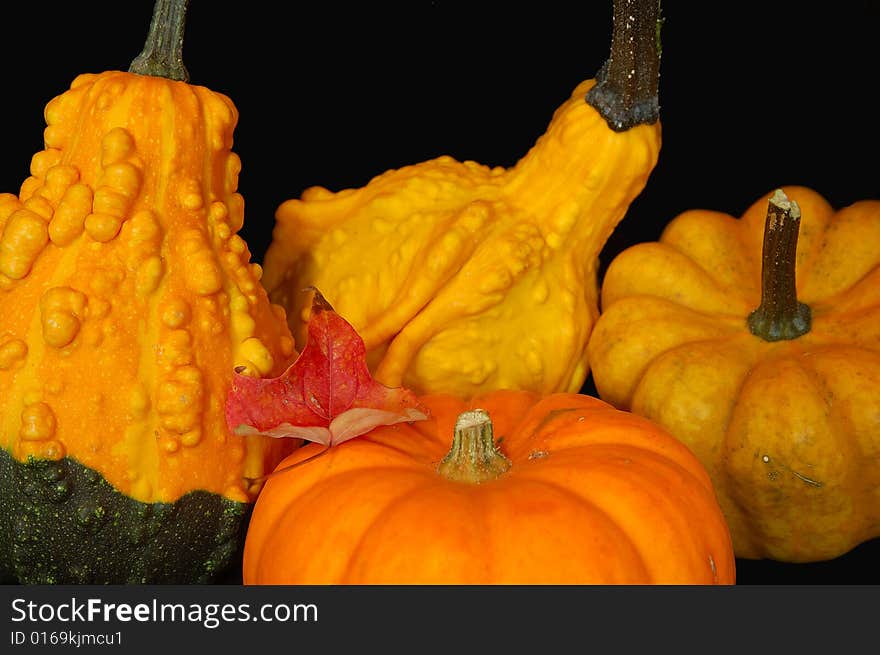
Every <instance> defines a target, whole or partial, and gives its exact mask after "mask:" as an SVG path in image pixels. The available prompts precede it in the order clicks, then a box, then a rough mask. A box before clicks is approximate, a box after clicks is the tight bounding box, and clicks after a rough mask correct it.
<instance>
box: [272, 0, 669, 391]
mask: <svg viewBox="0 0 880 655" xmlns="http://www.w3.org/2000/svg"><path fill="white" fill-rule="evenodd" d="M658 20H659V2H658V0H618V1H617V2H615V8H614V32H613V38H612V47H611V57H610V58H609V60H608V62H607V63H606V65H605V66H604V67H603V68H602V70H601V71H600V72H599V74H598V75H597V79H590V80H587V81H584V82H582V83H581V84H579V85H578V86H577V87H576V88H575V89H574V92H573V93H572V95H571V97H570V98H569V99H568V100H567V101H566V102H564V103H563V104H562V106H560V107H559V108H558V109H557V111H556V112H555V114H554V116H553V119H552V121H551V122H550V125H549V127H548V128H547V131H546V133H545V134H544V135H543V136H541V137H540V139H538V141H537V143H536V144H535V145H534V147H533V148H532V149H531V150H530V151H529V152H528V154H526V155H525V156H524V157H523V158H522V159H521V160H520V161H519V162H518V163H517V164H516V165H515V166H513V167H512V168H509V169H505V168H503V167H494V168H492V167H489V166H484V165H482V164H479V163H476V162H473V161H465V162H459V161H456V160H455V159H453V158H452V157H450V156H442V157H438V158H436V159H432V160H430V161H425V162H422V163H419V164H415V165H410V166H405V167H403V168H400V169H396V170H389V171H387V172H385V173H383V174H381V175H379V176H377V177H375V178H374V179H372V180H371V181H370V182H369V184H367V185H366V186H364V187H362V188H358V189H345V190H341V191H339V192H336V193H334V192H331V191H329V190H328V189H325V188H322V187H313V188H310V189H308V190H306V191H305V192H304V193H303V194H302V196H301V197H300V198H294V199H290V200H288V201H286V202H284V203H283V204H282V205H281V206H280V207H279V208H278V210H277V213H276V219H277V221H276V226H275V230H274V233H273V239H272V242H271V244H270V246H269V249H268V251H267V253H266V257H265V262H264V264H265V275H264V277H263V283H264V285H265V286H266V288H267V289H268V290H269V294H270V298H272V300H273V301H275V302H277V303H279V304H281V305H282V306H284V307H285V309H286V310H287V315H288V320H289V322H290V326H291V329H292V330H293V334H294V336H295V337H296V339H297V342H300V341H301V339H303V338H305V326H306V324H307V321H308V311H309V306H310V301H309V297H308V295H307V294H303V293H302V289H303V288H304V287H307V286H315V287H318V288H319V289H321V290H322V292H323V293H324V295H325V296H326V297H327V299H328V300H329V301H330V303H331V304H332V305H333V306H334V307H335V308H336V309H337V311H338V312H339V313H340V314H341V315H342V316H344V317H345V318H346V319H347V320H349V321H350V322H351V323H352V324H353V325H354V327H355V328H356V329H357V330H358V332H359V333H360V334H361V335H362V337H363V339H364V341H365V342H366V345H367V349H368V352H369V358H370V367H371V370H372V371H373V373H374V375H375V376H376V379H378V380H379V381H380V382H382V383H383V384H386V385H388V386H391V387H397V386H400V385H403V386H406V387H408V388H410V389H412V390H414V391H416V392H419V393H427V392H448V393H454V394H457V395H461V396H464V397H466V396H469V395H473V394H476V393H481V392H485V391H488V390H492V389H496V388H513V389H523V390H530V391H535V392H539V393H550V392H554V391H578V390H579V389H580V388H581V386H582V384H583V382H584V380H585V379H586V377H587V374H588V371H589V362H588V358H587V353H586V344H587V339H588V337H589V334H590V331H591V329H592V326H593V323H594V321H595V319H596V317H597V315H598V306H597V304H598V303H597V297H598V288H597V283H596V269H597V265H598V255H599V252H600V250H601V249H602V247H603V245H604V244H605V241H606V240H607V239H608V237H609V235H610V234H611V232H612V231H613V229H614V227H615V226H616V225H617V223H618V222H619V221H620V220H621V219H622V218H623V216H624V214H625V213H626V211H627V208H628V206H629V205H630V203H631V202H632V201H633V199H634V198H635V197H636V196H637V195H638V194H639V193H640V192H641V190H642V188H643V187H644V185H645V184H646V181H647V179H648V176H649V175H650V173H651V171H652V169H653V167H654V165H655V164H656V162H657V157H658V153H659V149H660V124H659V121H658V104H657V85H658V75H659V44H658V41H657V35H658V31H657V27H658Z"/></svg>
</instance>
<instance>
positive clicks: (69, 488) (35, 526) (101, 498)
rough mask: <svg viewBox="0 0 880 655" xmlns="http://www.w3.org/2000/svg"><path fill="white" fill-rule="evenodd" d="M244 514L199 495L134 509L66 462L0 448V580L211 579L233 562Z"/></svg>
mask: <svg viewBox="0 0 880 655" xmlns="http://www.w3.org/2000/svg"><path fill="white" fill-rule="evenodd" d="M250 510H251V506H250V505H248V504H245V503H237V502H234V501H230V500H228V499H226V498H223V497H221V496H219V495H217V494H212V493H208V492H204V491H193V492H190V493H188V494H186V495H185V496H183V497H182V498H180V499H179V500H177V501H176V502H174V503H152V504H147V503H142V502H139V501H136V500H133V499H131V498H129V497H127V496H125V495H123V494H121V493H119V492H118V491H117V490H115V489H114V488H113V487H112V486H111V485H110V484H108V483H107V481H106V480H104V478H103V477H102V476H101V475H100V474H99V473H98V472H96V471H94V470H92V469H89V468H87V467H85V466H83V465H81V464H79V463H78V462H76V461H75V460H73V459H70V458H64V459H61V460H59V461H41V460H31V461H29V462H27V463H20V462H18V461H16V460H15V459H14V458H12V457H11V456H10V454H9V453H8V452H6V451H5V450H2V449H0V582H6V583H10V582H19V583H22V584H208V583H212V582H216V581H218V579H219V578H221V577H222V576H223V575H225V574H226V573H227V572H228V571H229V570H230V569H231V568H232V567H233V566H234V565H236V564H240V558H241V549H242V545H243V542H244V535H245V528H246V524H247V521H248V519H249V517H250Z"/></svg>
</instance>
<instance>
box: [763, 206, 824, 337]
mask: <svg viewBox="0 0 880 655" xmlns="http://www.w3.org/2000/svg"><path fill="white" fill-rule="evenodd" d="M800 224H801V210H800V207H799V206H798V204H797V202H795V201H794V200H789V199H788V196H786V195H785V193H784V192H783V191H782V190H781V189H777V190H776V192H775V193H774V194H773V196H772V197H771V198H770V202H769V203H768V205H767V219H766V222H765V223H764V251H763V263H762V267H761V304H760V306H759V307H758V308H757V309H756V310H755V311H753V312H752V313H751V314H749V318H748V324H749V330H751V332H752V334H754V335H755V336H758V337H761V338H762V339H764V340H765V341H781V340H783V339H797V338H798V337H799V336H802V335H804V334H806V333H807V332H809V331H810V325H811V322H812V312H811V310H810V308H809V306H807V305H805V304H804V303H802V302H798V299H797V291H796V289H795V263H796V255H797V240H798V231H799V228H800Z"/></svg>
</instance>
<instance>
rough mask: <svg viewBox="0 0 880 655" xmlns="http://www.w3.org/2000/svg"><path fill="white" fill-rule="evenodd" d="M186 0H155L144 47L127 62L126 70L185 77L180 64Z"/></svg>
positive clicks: (182, 66) (178, 77) (183, 69)
mask: <svg viewBox="0 0 880 655" xmlns="http://www.w3.org/2000/svg"><path fill="white" fill-rule="evenodd" d="M188 5H189V0H156V4H155V5H154V6H153V20H152V21H151V22H150V31H149V33H148V34H147V42H146V44H145V45H144V49H143V50H142V51H141V54H139V55H138V56H137V57H135V58H134V60H133V61H132V62H131V66H129V67H128V72H129V73H138V74H140V75H152V76H154V77H165V78H167V79H169V80H178V81H181V82H188V81H189V72H188V71H187V70H186V66H184V65H183V30H184V23H185V22H186V9H187V6H188Z"/></svg>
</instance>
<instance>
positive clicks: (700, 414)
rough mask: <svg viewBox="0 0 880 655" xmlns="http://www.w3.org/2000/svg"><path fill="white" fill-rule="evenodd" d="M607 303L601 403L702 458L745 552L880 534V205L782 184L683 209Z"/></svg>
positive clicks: (788, 551) (628, 261) (597, 357)
mask: <svg viewBox="0 0 880 655" xmlns="http://www.w3.org/2000/svg"><path fill="white" fill-rule="evenodd" d="M602 307H603V314H602V316H601V318H600V319H599V321H598V323H597V325H596V329H595V331H594V333H593V336H592V338H591V341H590V345H589V351H590V357H591V361H592V362H593V376H594V380H595V383H596V388H597V390H598V392H599V394H600V395H601V397H602V398H604V399H606V400H608V401H610V402H611V403H613V404H614V405H616V406H618V407H620V408H628V409H632V411H634V412H636V413H638V414H641V415H643V416H646V417H648V418H649V419H652V420H654V421H655V422H657V423H659V424H660V425H662V426H664V427H665V428H667V429H668V430H669V431H670V432H671V433H672V434H674V435H675V436H676V437H677V438H678V439H680V440H681V441H682V442H683V443H685V444H686V445H687V446H688V447H689V448H690V449H691V450H692V451H693V452H694V453H695V454H696V456H697V457H698V458H699V459H700V461H701V462H702V463H703V464H704V466H705V467H706V469H707V470H708V472H709V474H710V476H711V478H712V480H713V482H714V484H715V488H716V491H717V493H718V497H719V501H720V503H721V507H722V508H723V510H724V513H725V516H726V518H727V521H728V523H729V525H730V529H731V532H732V535H733V541H734V545H735V548H736V553H737V555H738V556H740V557H744V558H771V559H775V560H781V561H788V562H809V561H817V560H824V559H830V558H834V557H836V556H838V555H841V554H843V553H845V552H847V551H848V550H850V549H851V548H853V547H854V546H856V545H857V544H859V543H861V542H864V541H866V540H868V539H871V538H873V537H877V536H880V502H878V496H877V489H878V488H880V468H878V466H877V458H878V456H880V201H876V200H865V201H861V202H856V203H855V204H852V205H850V206H848V207H845V208H843V209H840V210H835V209H834V208H832V207H831V206H830V205H829V204H828V202H826V201H825V200H824V199H823V198H822V197H821V196H820V195H818V194H817V193H816V192H814V191H811V190H809V189H806V188H802V187H785V188H784V189H780V190H777V191H776V192H774V193H773V194H768V195H766V196H764V197H762V198H761V199H760V200H758V201H757V202H756V203H755V204H754V205H753V206H752V207H751V208H750V209H749V210H748V211H747V212H746V213H745V214H744V215H743V216H742V218H740V219H735V218H733V217H732V216H728V215H726V214H723V213H720V212H715V211H708V210H693V211H688V212H685V213H683V214H682V215H680V216H679V217H677V218H676V219H675V220H673V221H672V222H671V223H669V225H668V226H667V227H666V229H665V230H664V232H663V235H662V238H661V239H660V242H659V243H644V244H639V245H636V246H633V247H631V248H629V249H628V250H626V251H624V252H623V253H621V254H620V255H619V256H618V257H617V258H616V259H615V260H614V261H612V263H611V264H610V266H609V268H608V272H607V274H606V277H605V280H604V282H603V287H602Z"/></svg>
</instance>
